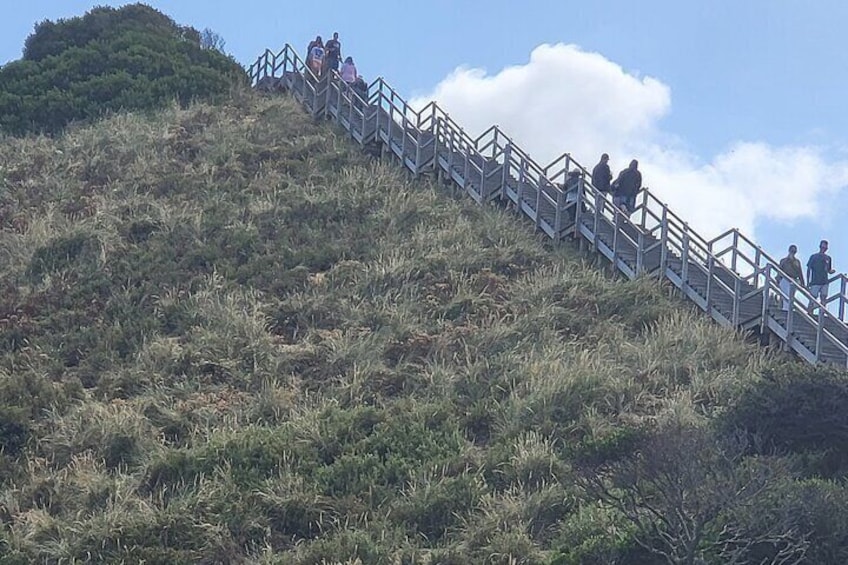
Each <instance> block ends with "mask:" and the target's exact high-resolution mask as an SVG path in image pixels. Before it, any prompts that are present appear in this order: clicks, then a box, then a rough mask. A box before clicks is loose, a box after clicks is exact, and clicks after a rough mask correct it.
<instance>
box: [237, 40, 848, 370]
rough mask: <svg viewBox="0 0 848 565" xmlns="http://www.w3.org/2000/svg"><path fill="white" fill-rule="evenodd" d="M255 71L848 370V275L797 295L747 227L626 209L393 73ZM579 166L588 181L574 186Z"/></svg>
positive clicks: (737, 320) (370, 137) (644, 195)
mask: <svg viewBox="0 0 848 565" xmlns="http://www.w3.org/2000/svg"><path fill="white" fill-rule="evenodd" d="M248 73H249V74H250V77H251V81H252V85H253V86H254V87H255V88H257V89H260V90H266V91H284V92H287V93H289V94H291V95H292V96H294V97H295V98H296V99H297V100H298V101H300V102H301V103H302V104H303V106H304V108H305V109H306V110H307V111H308V112H310V113H311V114H312V115H313V116H315V117H316V118H327V119H333V120H335V121H336V122H337V123H338V124H339V125H340V126H341V127H342V128H344V129H345V130H346V131H347V132H349V134H350V136H351V137H352V138H353V140H354V141H356V142H357V143H359V144H361V145H363V146H365V147H366V148H374V147H378V148H379V151H380V152H381V153H382V154H389V155H392V156H394V157H395V158H396V159H397V160H398V161H399V163H400V164H402V165H403V166H404V167H405V168H407V169H408V170H409V171H411V172H412V173H413V174H414V175H421V174H436V175H437V176H439V177H441V178H442V179H445V180H446V181H448V182H451V183H454V184H455V185H456V186H457V187H459V188H461V189H462V190H464V191H465V192H466V193H467V194H468V195H469V196H470V197H471V198H473V199H474V200H475V201H476V202H478V203H480V204H483V203H487V202H492V201H500V202H502V203H504V204H507V205H508V206H510V207H511V208H513V209H515V210H516V211H518V212H519V213H520V214H522V215H523V216H525V217H527V218H528V219H529V220H530V221H531V222H533V224H534V226H535V228H536V229H537V230H539V231H541V232H543V233H544V234H546V235H547V236H548V237H550V238H552V239H554V240H561V239H563V238H566V237H570V238H575V239H577V240H578V241H579V242H581V244H584V245H587V246H589V247H590V248H591V249H593V250H594V251H595V252H597V253H598V254H600V255H601V256H602V257H604V258H605V259H606V260H608V261H609V262H610V263H611V264H612V265H613V266H614V267H615V268H616V269H617V270H618V271H620V272H621V273H623V274H624V275H625V276H627V277H629V278H634V277H637V276H640V275H651V276H656V277H661V278H665V279H667V280H668V281H670V282H671V283H672V284H674V285H675V286H676V287H677V288H678V289H680V291H681V293H682V294H683V295H684V296H686V297H687V298H688V299H689V300H691V301H692V302H694V303H695V304H696V305H697V306H698V307H699V308H700V309H702V310H703V311H704V312H706V313H707V314H709V315H710V316H711V317H712V318H713V319H714V320H716V321H717V322H718V323H720V324H722V325H724V326H730V327H733V328H737V329H739V330H741V331H756V332H759V333H760V334H761V336H762V337H764V338H765V337H768V338H774V339H775V340H776V341H777V342H779V343H781V344H782V345H783V346H784V347H785V348H786V349H788V350H790V351H793V352H795V353H796V354H797V355H798V356H799V357H801V358H802V359H804V360H806V361H807V362H809V363H833V364H837V365H840V366H842V367H848V325H846V305H848V278H846V277H845V275H842V274H839V275H836V276H834V277H833V278H832V279H831V282H830V285H831V288H836V289H837V292H836V293H834V294H832V296H830V297H829V298H828V300H827V303H826V304H820V303H818V302H817V301H816V300H815V299H814V298H813V297H812V296H811V295H810V294H809V293H808V292H807V290H806V289H804V288H803V287H800V286H798V285H794V284H793V286H792V287H791V289H790V292H789V294H788V295H786V294H784V293H783V292H782V291H781V289H780V287H779V285H778V283H777V281H778V280H779V277H780V276H785V275H784V274H783V273H782V272H781V271H780V268H779V266H778V263H777V262H776V261H775V260H774V259H773V258H772V257H770V256H769V255H768V254H767V253H766V252H765V251H763V249H762V248H760V247H759V246H758V245H756V244H755V243H754V242H752V241H751V240H750V239H748V238H747V237H745V236H744V235H743V234H742V233H741V232H739V231H738V230H736V229H732V230H728V231H727V232H725V233H723V234H721V235H720V236H718V237H717V238H714V239H712V240H706V239H704V238H703V237H702V236H700V235H699V234H698V233H697V232H695V231H694V230H692V229H691V228H690V227H689V225H688V224H687V223H686V222H684V221H683V220H682V219H680V218H679V217H678V216H677V215H676V214H675V213H674V212H673V211H672V210H671V209H669V208H668V206H666V205H665V204H664V203H662V202H661V201H660V200H659V199H657V198H656V197H655V196H654V195H653V194H652V193H651V192H650V190H648V189H644V190H643V191H642V192H640V194H639V196H638V199H637V206H636V210H635V212H634V213H633V214H632V215H630V216H627V215H625V214H623V213H621V211H619V210H618V209H617V208H616V207H615V206H613V204H612V202H611V199H610V198H609V197H608V196H607V195H605V194H603V193H600V192H598V191H597V190H595V188H594V187H593V186H592V183H591V174H589V172H588V171H587V169H585V168H583V167H582V166H581V165H580V164H579V163H577V162H576V161H574V159H572V158H571V156H570V155H569V154H568V153H565V154H563V155H562V156H560V157H559V158H557V159H555V160H554V161H552V162H551V163H550V164H549V165H547V166H546V167H542V166H540V165H539V164H538V163H536V162H535V161H533V160H532V159H531V158H530V157H529V155H528V154H527V153H526V152H524V151H523V150H522V149H521V148H520V147H519V146H518V145H517V144H516V143H514V142H513V141H512V140H511V139H510V138H509V137H508V136H507V135H506V134H505V133H504V132H503V131H502V130H500V128H498V127H497V126H492V127H491V128H489V129H488V130H486V132H484V133H483V134H481V135H480V136H479V137H477V138H471V137H470V136H469V135H468V134H467V133H466V132H465V130H464V129H463V128H462V127H460V126H459V124H457V123H456V122H455V121H454V120H453V119H452V118H451V117H450V116H449V115H448V114H447V113H446V112H444V111H443V110H442V109H441V108H440V107H439V106H438V105H437V104H436V103H435V102H431V103H430V104H428V105H427V106H425V107H424V108H422V109H420V110H415V109H413V108H412V107H410V106H409V104H408V103H407V102H406V100H404V99H403V98H402V97H401V96H400V95H399V94H398V93H397V92H396V91H395V90H394V89H393V88H392V87H391V86H390V85H389V84H388V83H386V82H385V81H384V80H383V79H382V78H379V79H377V80H375V81H374V82H372V83H371V84H370V85H369V87H368V96H367V99H363V98H361V97H360V96H359V95H357V94H356V93H355V92H354V91H353V90H352V89H351V88H350V87H348V86H347V85H346V84H345V83H344V82H343V81H341V80H340V79H339V77H338V75H334V76H333V77H323V78H321V79H318V78H316V77H315V76H314V75H313V74H312V73H311V71H309V69H307V68H306V66H305V65H304V62H303V60H302V59H301V58H300V57H299V56H298V55H297V53H296V52H295V51H294V49H292V48H291V47H290V46H288V45H287V46H286V47H285V48H283V49H282V50H281V51H280V52H278V53H273V52H271V51H269V50H266V51H265V53H264V54H262V55H260V57H259V58H258V59H257V61H256V63H254V64H253V65H251V66H250V68H249V69H248ZM571 171H578V173H579V181H578V183H577V184H576V185H569V190H566V189H565V186H566V184H565V179H566V178H567V176H568V173H569V172H571ZM784 304H788V307H787V308H786V309H784V307H783V305H784ZM811 306H812V309H813V311H814V312H815V313H814V314H810V313H809V310H808V309H809V308H810V307H811Z"/></svg>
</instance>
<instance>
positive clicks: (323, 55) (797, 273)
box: [306, 32, 835, 314]
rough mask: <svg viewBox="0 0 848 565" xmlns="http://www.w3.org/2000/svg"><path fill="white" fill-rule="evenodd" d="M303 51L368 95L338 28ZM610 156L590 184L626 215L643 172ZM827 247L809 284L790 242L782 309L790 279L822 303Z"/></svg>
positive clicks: (317, 68) (573, 176)
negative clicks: (616, 168)
mask: <svg viewBox="0 0 848 565" xmlns="http://www.w3.org/2000/svg"><path fill="white" fill-rule="evenodd" d="M306 52H307V55H306V65H307V67H308V68H309V70H310V71H312V74H313V75H314V76H315V77H316V78H318V79H320V78H321V77H323V76H327V75H328V74H329V75H330V77H331V79H332V78H335V75H334V74H333V73H336V74H337V75H338V76H339V78H341V80H342V81H344V82H345V83H347V84H348V86H350V87H351V89H353V90H354V92H356V93H357V94H359V96H360V97H361V98H362V99H363V100H364V99H367V98H368V85H367V83H366V82H365V79H364V78H363V77H362V76H360V75H359V73H358V72H357V69H356V64H355V63H354V62H353V57H347V58H346V59H345V60H344V63H343V64H342V65H341V68H339V63H340V62H341V58H342V44H341V41H339V34H338V32H335V33H333V38H332V39H330V40H328V41H327V43H326V44H324V42H323V40H322V39H321V36H320V35H318V36H316V37H315V39H314V40H313V41H311V42H310V43H309V46H308V47H307V50H306ZM609 159H610V157H609V155H608V154H607V153H604V154H603V155H601V159H600V161H599V162H598V164H597V165H595V167H594V169H592V185H593V186H594V187H595V188H596V189H597V190H598V191H600V192H601V193H603V194H610V195H612V199H613V205H615V206H616V207H617V208H619V209H620V210H621V211H622V212H624V213H625V214H627V215H628V216H629V215H631V214H633V212H634V211H635V210H636V196H637V195H638V194H639V191H640V190H641V189H642V173H641V172H640V171H639V161H637V160H636V159H633V160H632V161H630V164H629V165H628V166H627V168H626V169H623V170H622V171H621V172H620V173H618V177H616V179H615V180H614V181H613V175H612V171H611V170H610V166H609ZM581 174H582V173H581V171H580V170H573V171H571V172H570V173H569V176H568V179H567V181H566V184H565V188H566V189H567V199H566V202H572V201H576V199H577V191H576V190H574V189H576V188H577V183H578V182H579V177H580V176H581ZM827 249H828V242H827V241H825V240H822V241H821V243H820V244H819V252H818V253H814V254H813V255H811V256H810V259H809V260H808V261H807V277H806V279H807V283H808V284H805V282H804V273H803V269H802V268H801V262H800V261H799V260H798V258H797V257H796V253H797V252H798V248H797V246H795V245H790V246H789V254H788V255H787V256H786V257H784V258H783V259H781V260H780V269H781V270H782V271H783V272H784V273H785V274H786V277H784V276H781V277H779V278H778V283H779V284H780V289H781V292H782V294H783V295H784V298H783V299H782V303H783V309H784V310H789V306H790V305H789V300H787V299H786V297H788V296H789V294H790V289H791V284H792V281H795V282H796V283H797V284H799V285H801V286H802V287H806V288H807V289H808V290H809V291H810V294H812V295H813V297H814V298H815V299H817V300H819V301H820V302H821V303H822V304H824V303H825V300H826V299H827V293H828V280H829V278H830V275H832V274H833V273H834V272H835V271H834V269H833V267H832V264H831V258H830V256H829V255H827ZM787 277H788V278H787ZM814 309H815V302H813V301H811V302H810V305H809V307H808V311H809V313H810V314H812V313H813V310H814Z"/></svg>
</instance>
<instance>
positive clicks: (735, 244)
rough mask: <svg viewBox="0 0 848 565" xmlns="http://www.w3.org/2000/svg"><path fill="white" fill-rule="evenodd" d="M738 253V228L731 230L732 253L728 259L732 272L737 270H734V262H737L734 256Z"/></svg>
mask: <svg viewBox="0 0 848 565" xmlns="http://www.w3.org/2000/svg"><path fill="white" fill-rule="evenodd" d="M738 253H739V230H736V229H734V230H733V254H732V255H731V259H730V263H731V268H732V269H733V272H734V273H738V272H739V271H737V270H736V263H737V261H736V257H737V255H738Z"/></svg>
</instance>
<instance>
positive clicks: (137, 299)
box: [0, 95, 848, 564]
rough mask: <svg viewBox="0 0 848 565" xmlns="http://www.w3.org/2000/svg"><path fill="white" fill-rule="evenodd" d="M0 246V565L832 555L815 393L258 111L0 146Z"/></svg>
mask: <svg viewBox="0 0 848 565" xmlns="http://www.w3.org/2000/svg"><path fill="white" fill-rule="evenodd" d="M0 228H2V233H0V257H2V260H1V261H0V285H2V288H0V446H1V447H2V452H1V453H0V524H2V528H0V563H33V562H46V563H59V562H63V563H68V562H126V563H139V562H142V561H144V562H147V563H280V564H283V563H304V564H305V563H324V562H326V563H336V562H338V563H355V562H361V563H457V564H459V563H545V562H557V563H614V562H620V563H653V562H664V561H663V560H662V558H661V553H660V550H663V551H666V553H668V547H667V546H669V543H671V544H672V545H673V544H675V543H677V541H674V540H672V542H668V538H669V536H671V537H674V536H675V535H677V536H678V538H680V539H681V540H683V541H680V544H683V545H680V546H679V547H680V548H684V549H685V548H688V547H690V546H692V547H694V549H693V555H698V556H703V557H704V559H707V560H713V562H726V561H724V559H725V558H726V556H727V555H729V553H728V552H729V551H731V550H734V548H737V546H738V547H741V546H742V545H743V544H742V543H741V542H739V540H742V539H744V540H754V541H753V542H752V543H749V544H748V546H746V547H745V548H743V549H744V551H746V552H748V553H745V555H750V556H753V557H751V559H753V558H754V557H756V558H757V559H759V558H761V557H762V558H769V557H770V556H772V557H773V556H776V555H778V553H779V552H780V547H782V546H781V545H780V544H781V543H782V542H781V541H779V540H778V541H775V539H777V536H778V535H783V536H784V538H781V539H783V540H790V541H791V542H792V543H794V545H792V550H793V551H796V552H803V551H807V555H808V560H809V559H813V558H815V559H817V561H808V562H816V563H825V562H834V563H836V562H842V561H836V560H837V559H842V558H843V557H844V555H843V554H842V553H839V552H840V551H842V550H841V549H840V548H841V547H842V546H843V545H844V542H845V540H848V534H846V532H848V525H846V524H848V514H846V510H844V509H845V508H848V505H846V504H844V502H848V497H846V495H845V492H844V490H843V488H842V487H841V486H840V485H841V482H840V481H841V478H842V477H843V476H844V473H843V469H844V468H845V465H844V462H843V461H842V459H840V457H842V455H841V454H842V453H844V450H842V451H840V449H841V448H842V447H844V446H845V445H846V443H845V438H844V437H843V436H844V435H845V432H843V431H842V429H845V428H840V426H841V425H842V423H841V420H839V418H840V417H841V416H839V414H838V412H839V408H840V406H841V404H840V403H841V402H842V401H843V400H844V399H846V398H848V394H846V393H845V391H846V390H848V389H846V386H845V380H844V378H843V376H842V375H840V374H837V373H833V372H829V371H825V370H813V369H809V368H806V367H801V366H799V365H797V364H796V363H794V362H792V361H790V360H787V359H785V358H783V357H781V356H779V355H777V354H774V353H769V352H767V351H766V350H764V349H761V348H758V347H756V346H754V345H751V344H749V343H746V342H745V341H744V340H743V339H742V338H741V337H739V336H737V335H736V334H734V333H733V332H729V331H726V330H723V329H720V328H718V327H717V326H715V325H713V324H711V323H709V322H708V321H707V320H706V319H705V318H704V317H702V316H701V315H698V314H697V313H695V312H693V311H691V310H690V309H688V308H687V307H686V306H685V305H683V304H682V302H681V301H680V300H679V299H678V298H676V297H675V296H674V295H673V294H672V293H671V292H670V291H669V290H668V289H667V288H664V287H663V286H662V285H660V284H659V283H657V282H656V281H653V280H649V279H646V280H637V281H632V282H628V281H622V280H617V279H614V278H612V277H610V276H608V275H606V274H604V273H603V272H602V271H600V270H598V269H596V268H594V267H593V266H592V265H590V264H588V263H587V261H588V258H586V257H583V256H581V255H579V254H578V253H577V252H576V251H575V250H573V249H572V248H571V247H570V246H568V245H562V246H558V247H553V246H552V245H551V244H550V243H547V242H544V241H542V240H541V239H538V238H535V237H534V236H533V235H532V233H531V232H530V230H529V229H528V227H527V225H526V224H525V223H523V222H522V221H521V220H519V219H518V218H517V217H515V216H512V215H510V214H509V213H508V212H506V211H502V210H499V209H497V208H494V207H486V208H480V207H476V206H475V205H473V204H471V203H470V202H469V201H466V200H464V199H452V198H451V197H450V195H449V194H448V193H447V192H445V190H444V189H443V187H441V186H438V185H436V184H430V183H428V182H426V181H414V182H413V181H410V180H409V179H408V178H407V177H405V176H404V175H403V173H402V172H401V171H400V170H399V169H398V168H396V167H395V166H394V165H392V164H390V163H382V162H378V161H371V160H369V158H367V157H365V156H363V155H362V154H360V153H359V152H358V151H357V149H356V148H355V147H354V146H352V145H350V144H349V143H348V142H347V141H346V140H345V138H344V137H343V135H342V134H341V133H338V132H335V131H334V130H333V129H332V127H331V126H327V125H323V124H317V123H315V122H313V121H312V120H311V119H310V118H309V117H308V116H307V115H306V114H305V113H303V112H302V111H301V110H300V109H299V108H298V107H297V106H296V105H295V104H294V103H293V102H291V101H290V100H288V99H285V98H283V99H263V98H258V97H253V96H251V95H244V97H243V98H242V99H239V100H235V101H233V102H231V103H230V104H229V105H226V106H219V107H212V106H205V105H196V106H193V107H191V108H189V109H188V110H180V109H178V108H172V109H170V110H168V111H164V112H162V113H160V114H158V115H157V116H156V117H154V118H149V117H140V116H135V115H122V116H117V117H114V118H111V119H109V120H108V121H104V122H101V123H99V124H97V125H95V126H92V127H87V128H85V129H77V130H73V131H70V132H67V133H66V134H64V135H63V136H61V137H58V138H56V139H48V138H44V137H29V138H25V139H12V138H6V139H3V140H2V142H0ZM799 383H801V385H799ZM799 386H800V387H801V388H799ZM804 387H806V388H804ZM771 391H777V392H774V393H773V392H771ZM824 400H827V401H829V402H831V403H832V405H833V410H829V411H822V410H821V404H818V402H820V401H824ZM805 403H806V404H805ZM805 409H806V412H804V410H805ZM802 416H803V418H802ZM793 417H796V418H799V421H801V422H802V424H799V426H800V427H797V426H794V424H793V427H791V428H788V427H787V428H786V429H784V428H783V427H781V426H782V425H783V424H782V423H783V422H787V421H791V418H793ZM817 418H818V419H817ZM821 418H831V419H835V420H833V421H832V422H829V423H828V422H822V421H821ZM805 425H806V426H809V427H810V429H809V430H807V429H806V428H805V429H801V428H803V426H805ZM815 426H819V427H818V428H816V427H815ZM814 428H815V429H814ZM823 430H824V431H823ZM807 432H809V433H807ZM793 433H795V434H796V435H797V436H798V437H796V436H793V435H792V434H793ZM731 440H732V441H731ZM793 441H794V443H793ZM838 442H843V443H838ZM834 446H835V447H836V449H835V450H834V449H833V448H834ZM654 456H656V457H659V458H660V459H657V460H654V459H652V457H654ZM652 461H654V463H657V461H659V463H662V464H663V465H669V464H672V463H673V464H675V465H677V467H674V468H673V469H667V468H665V467H663V468H662V469H661V472H659V471H657V468H655V467H656V465H654V467H652ZM663 462H664V463H663ZM683 464H686V465H689V467H686V468H683V467H681V466H680V465H683ZM652 473H653V474H652ZM663 473H665V474H667V475H668V476H674V477H677V478H678V479H680V481H678V482H679V484H681V485H683V486H680V487H679V488H678V487H675V488H676V489H677V490H676V491H675V492H677V491H678V490H679V491H680V493H678V494H680V496H679V497H678V498H679V501H680V508H679V510H680V511H681V512H682V513H683V514H686V515H689V514H692V516H693V519H694V520H695V522H698V523H701V522H703V528H702V530H703V532H702V533H703V535H702V536H701V537H699V538H698V539H697V540H694V541H693V540H689V541H686V540H685V539H683V538H685V537H686V534H684V533H681V531H680V530H679V528H678V529H677V530H675V529H674V528H675V527H677V526H673V524H672V523H673V522H674V519H673V518H668V517H667V516H666V517H665V518H662V517H659V518H658V517H657V516H661V515H662V514H663V508H664V507H663V504H664V503H663V500H668V501H669V502H668V508H669V509H671V510H669V512H671V511H672V510H674V508H675V507H674V500H678V498H674V496H670V495H668V492H667V489H666V491H664V490H663V489H664V486H663V483H662V481H660V480H655V479H656V477H657V476H660V475H662V474H663ZM699 473H701V474H699ZM686 480H688V481H689V482H688V483H687V482H685V481H686ZM672 482H674V481H672ZM678 482H674V484H675V485H677V484H678ZM687 485H688V486H687ZM740 485H742V486H745V485H747V490H746V489H742V490H741V491H739V490H736V491H734V490H733V489H734V488H741V487H740ZM751 485H755V486H756V488H753V487H752V486H751ZM687 489H688V490H687ZM684 491H685V492H684ZM690 491H691V493H690ZM664 492H665V494H663V493H664ZM740 492H741V494H739V493H740ZM717 493H719V494H721V496H719V495H717ZM727 493H731V494H733V493H736V494H737V495H738V496H731V497H728V496H727ZM672 494H674V493H672ZM684 495H685V496H684ZM675 496H676V495H675ZM631 499H632V501H633V505H632V508H630V506H628V505H627V504H620V503H618V502H617V500H624V501H625V502H626V501H629V500H631ZM737 499H738V500H737ZM693 500H694V501H695V502H696V503H697V504H695V506H692V501H693ZM739 500H741V501H742V502H744V504H742V503H739V502H738V501H739ZM705 501H710V504H706V502H705ZM654 503H656V505H659V506H658V507H657V506H656V505H655V508H654V509H657V508H658V509H659V510H658V514H657V515H654V516H653V517H652V516H651V515H650V511H651V509H650V508H648V510H645V505H646V504H647V505H648V506H650V505H651V504H654ZM755 508H756V509H758V511H756V512H755V511H754V510H753V509H755ZM805 512H806V514H805ZM799 516H800V518H796V517H799ZM789 517H792V518H791V520H790V518H789ZM666 518H668V519H666ZM802 519H803V520H806V521H805V522H799V521H798V520H802ZM664 520H665V522H664ZM699 521H700V522H699ZM666 522H667V523H668V524H671V525H664V524H665V523H666ZM693 523H694V522H693ZM652 524H653V525H652ZM652 528H653V529H652ZM699 528H700V526H699ZM699 531H700V530H699ZM669 532H670V533H669ZM675 532H676V533H675ZM727 532H731V533H733V534H734V535H735V536H736V537H735V538H733V539H735V540H736V542H734V543H735V544H736V545H733V543H731V542H728V540H727V535H728V534H727ZM769 535H771V536H772V538H769V539H770V540H771V541H769V540H768V539H767V537H768V536H769ZM840 536H842V537H840ZM675 539H676V538H675ZM796 542H797V543H796ZM687 543H688V544H689V545H686V544H687ZM788 543H789V542H787V544H788ZM722 544H723V545H722ZM805 544H806V545H805ZM678 545H679V544H678ZM669 547H670V546H669ZM740 551H741V550H740ZM815 551H818V552H819V553H815ZM824 552H830V553H824ZM798 554H799V555H800V553H798ZM740 555H741V554H740ZM684 557H685V556H684ZM830 559H832V560H833V561H829V560H830ZM74 560H76V561H74ZM843 561H844V560H843ZM673 562H686V561H685V560H679V561H673ZM690 562H692V561H690ZM741 562H747V561H741ZM757 562H759V561H757ZM766 562H768V561H766Z"/></svg>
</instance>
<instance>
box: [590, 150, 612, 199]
mask: <svg viewBox="0 0 848 565" xmlns="http://www.w3.org/2000/svg"><path fill="white" fill-rule="evenodd" d="M611 182H612V172H610V168H609V155H607V154H606V153H604V154H603V155H601V160H600V162H599V163H598V164H597V165H595V168H594V169H592V184H593V185H594V186H595V188H597V189H598V190H599V191H601V192H609V191H610V183H611Z"/></svg>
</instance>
